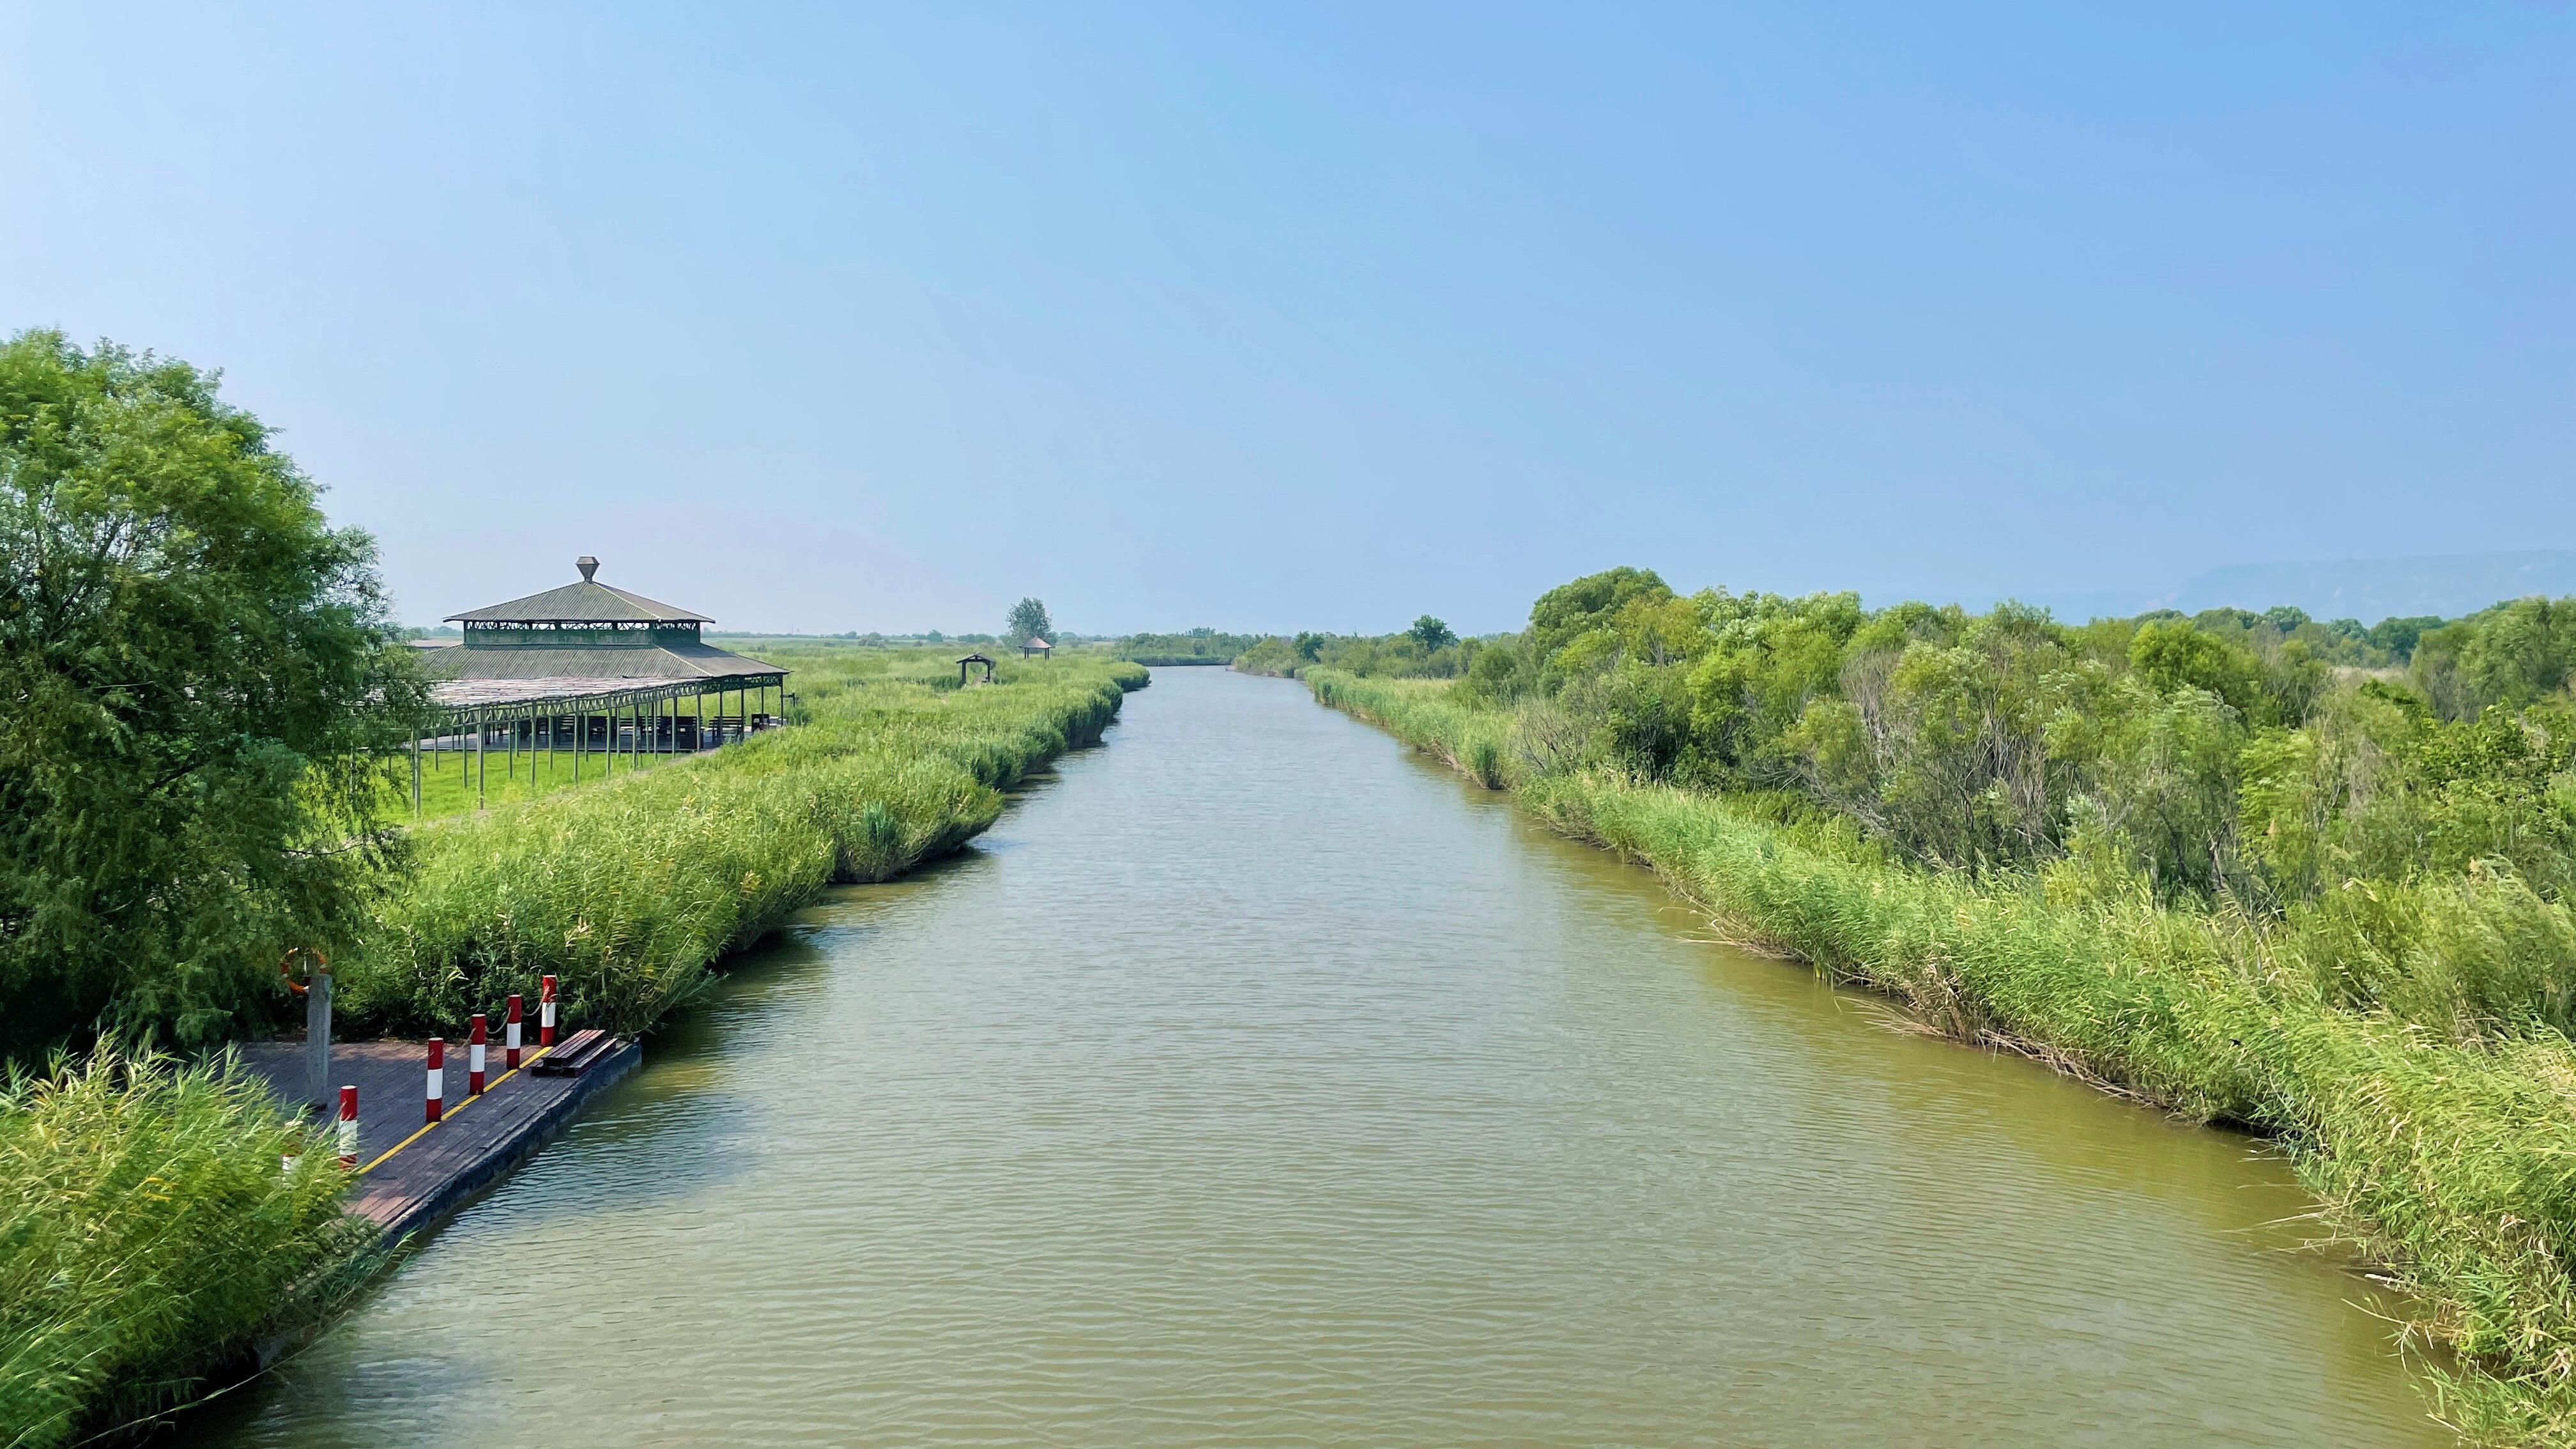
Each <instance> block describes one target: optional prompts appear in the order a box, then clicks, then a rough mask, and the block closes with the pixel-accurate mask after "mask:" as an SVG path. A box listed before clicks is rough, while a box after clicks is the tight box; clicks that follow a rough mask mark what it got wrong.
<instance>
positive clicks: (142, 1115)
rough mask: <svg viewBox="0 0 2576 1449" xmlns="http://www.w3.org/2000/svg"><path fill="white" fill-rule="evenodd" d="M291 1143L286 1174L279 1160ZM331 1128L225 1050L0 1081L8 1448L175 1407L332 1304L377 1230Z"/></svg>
mask: <svg viewBox="0 0 2576 1449" xmlns="http://www.w3.org/2000/svg"><path fill="white" fill-rule="evenodd" d="M289 1155H292V1156H293V1157H294V1158H295V1159H296V1160H295V1164H294V1166H293V1168H292V1169H288V1168H285V1167H284V1166H283V1165H282V1159H283V1158H284V1157H286V1156H289ZM348 1176H349V1175H348V1174H347V1173H346V1172H345V1171H343V1170H342V1169H341V1167H340V1166H339V1162H338V1159H337V1158H336V1157H334V1156H333V1155H332V1154H331V1151H330V1150H329V1148H328V1146H327V1144H326V1143H324V1142H323V1141H322V1140H320V1139H318V1138H316V1137H315V1136H314V1135H313V1134H312V1133H310V1132H308V1130H307V1129H306V1127H305V1126H304V1124H303V1123H301V1122H300V1121H298V1120H296V1119H294V1118H292V1117H290V1116H289V1115H288V1114H287V1113H286V1112H284V1111H283V1110H282V1109H281V1108H280V1107H279V1106H278V1105H277V1103H276V1102H275V1100H274V1099H273V1098H271V1097H270V1096H269V1095H268V1093H267V1092H266V1090H265V1089H264V1088H263V1087H262V1086H261V1084H260V1083H259V1081H258V1079H257V1078H255V1077H253V1076H251V1075H249V1074H247V1073H245V1072H243V1071H241V1070H239V1068H238V1067H237V1065H236V1064H235V1063H234V1062H232V1061H231V1060H230V1059H229V1058H223V1059H218V1060H215V1061H212V1062H207V1063H200V1064H197V1065H193V1066H187V1065H181V1064H178V1063H176V1062H173V1061H171V1060H169V1059H166V1058H158V1057H151V1056H129V1055H126V1054H124V1053H122V1052H119V1051H118V1050H116V1049H114V1048H112V1047H110V1048H102V1049H100V1050H98V1051H96V1052H94V1053H92V1054H91V1055H90V1056H89V1057H88V1058H87V1059H86V1060H85V1061H83V1062H80V1063H78V1064H77V1065H75V1064H72V1063H70V1062H68V1061H58V1062H57V1063H55V1064H54V1066H53V1067H52V1068H51V1069H50V1070H48V1071H45V1072H43V1073H34V1074H21V1075H16V1076H13V1077H11V1078H10V1079H9V1080H8V1081H7V1083H6V1085H5V1087H0V1444H5V1445H7V1446H10V1449H36V1446H45V1445H54V1444H61V1443H66V1442H69V1441H70V1440H71V1439H72V1437H73V1436H74V1435H75V1434H77V1433H81V1432H84V1431H87V1430H91V1429H95V1428H97V1427H99V1426H101V1425H111V1426H112V1425H114V1424H117V1423H119V1422H122V1421H124V1420H127V1419H130V1418H132V1417H135V1416H138V1415H143V1414H149V1413H153V1412H156V1411H159V1410H161V1409H164V1408H167V1407H168V1406H170V1405H171V1404H173V1403H175V1402H177V1401H178V1400H180V1399H181V1398H183V1397H184V1396H185V1395H186V1394H187V1393H188V1392H189V1390H190V1389H191V1387H192V1386H193V1385H194V1384H195V1383H196V1382H197V1381H198V1380H199V1378H200V1377H202V1376H203V1375H205V1374H208V1373H210V1372H214V1371H217V1370H219V1369H222V1368H225V1367H227V1366H230V1365H232V1364H235V1363H237V1362H239V1361H240V1360H242V1359H243V1358H245V1357H246V1354H247V1351H248V1346H249V1344H250V1342H251V1340H252V1339H253V1338H254V1336H256V1335H259V1334H262V1333H268V1332H275V1331H279V1330H280V1329H281V1328H283V1327H285V1326H288V1325H291V1324H292V1323H293V1322H295V1321H296V1320H297V1319H298V1318H299V1317H303V1316H310V1315H312V1314H315V1313H318V1312H320V1311H322V1310H324V1309H326V1308H328V1307H330V1306H331V1305H332V1304H333V1303H334V1302H336V1301H337V1299H338V1298H339V1296H340V1295H341V1294H343V1293H344V1292H345V1291H347V1290H348V1288H349V1287H350V1286H352V1285H353V1284H354V1282H355V1281H356V1279H357V1274H356V1272H355V1271H354V1268H355V1266H356V1265H358V1264H359V1263H360V1261H361V1260H362V1258H363V1255H364V1252H365V1249H366V1247H367V1245H368V1244H369V1243H371V1242H372V1235H371V1234H370V1233H368V1232H367V1231H366V1230H365V1229H364V1228H363V1227H362V1226H360V1225H359V1224H357V1223H356V1222H355V1221H354V1220H352V1219H349V1218H346V1217H344V1216H343V1215H342V1214H341V1212H340V1209H339V1205H338V1199H339V1195H340V1191H341V1188H342V1186H343V1185H344V1184H345V1183H346V1182H347V1181H348Z"/></svg>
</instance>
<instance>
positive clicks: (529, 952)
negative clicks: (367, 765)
mask: <svg viewBox="0 0 2576 1449" xmlns="http://www.w3.org/2000/svg"><path fill="white" fill-rule="evenodd" d="M778 662H780V663H782V664H785V665H786V666H787V667H788V668H790V669H793V670H795V671H797V675H796V678H797V685H798V693H799V695H800V705H799V722H798V724H797V727H795V728H792V729H784V730H778V731H774V732H771V733H768V734H765V735H762V736H759V737H756V738H754V739H752V740H750V741H747V742H745V743H743V744H740V745H736V746H731V747H728V748H726V749H724V750H722V751H719V752H714V753H710V754H706V755H695V756H683V757H679V758H675V759H666V760H664V761H662V762H661V763H659V764H657V765H656V766H654V767H653V768H650V769H647V770H643V771H640V772H636V773H632V774H628V773H624V772H621V773H620V774H619V775H618V776H617V777H616V778H614V779H610V780H605V781H594V780H592V779H589V778H586V779H585V780H584V782H583V783H582V785H581V787H580V788H579V789H577V790H575V789H565V790H562V791H560V792H558V793H555V794H550V795H547V796H544V797H542V798H539V799H537V800H534V801H528V802H521V803H516V804H512V805H508V806H506V807H503V808H496V809H494V810H491V811H489V812H487V813H484V814H481V815H476V816H470V817H465V818H458V819H453V820H444V821H436V822H432V823H430V824H428V825H424V826H422V827H420V828H419V829H418V830H417V831H416V832H414V835H415V841H416V844H417V846H418V849H417V852H416V856H415V859H416V870H415V872H414V874H413V875H412V876H411V877H410V878H409V879H408V880H407V881H406V882H405V884H404V885H403V886H402V888H401V889H400V890H399V891H398V892H396V893H395V895H394V896H393V897H392V898H391V899H390V900H389V901H387V902H386V903H385V905H384V906H383V907H382V909H381V910H380V911H379V912H378V914H377V916H376V917H375V920H374V922H373V927H372V929H371V930H370V931H369V933H368V934H367V936H366V938H365V939H364V940H363V941H362V943H361V945H360V949H359V950H358V951H357V952H356V953H355V954H354V955H353V956H352V957H351V958H349V959H347V960H344V961H343V962H342V963H341V965H340V971H339V991H340V995H339V1006H340V1008H341V1011H342V1021H343V1022H344V1023H345V1029H346V1030H348V1031H349V1032H350V1033H351V1034H353V1035H354V1034H358V1033H365V1032H373V1031H419V1032H438V1031H444V1032H446V1033H447V1034H449V1035H451V1036H452V1035H456V1034H457V1033H458V1031H459V1029H460V1027H461V1025H462V1024H463V1022H464V1021H465V1019H466V1018H467V1016H468V1015H470V1014H471V1013H472V1012H474V1011H477V1010H490V1011H494V1012H497V1011H498V1010H499V1009H500V1007H501V1004H502V999H503V998H504V997H506V996H507V995H508V994H509V993H511V992H514V991H515V992H520V993H523V994H526V995H529V996H530V997H533V996H534V994H535V992H536V989H537V987H536V983H537V977H538V976H539V975H540V974H543V973H548V972H551V973H554V974H556V975H557V976H558V977H559V978H560V979H561V986H562V991H563V998H564V1008H565V1016H566V1019H567V1021H568V1022H569V1023H571V1024H573V1025H581V1024H603V1025H609V1026H613V1027H616V1028H618V1029H620V1030H624V1031H638V1030H642V1029H644V1028H646V1027H649V1026H651V1025H652V1024H653V1023H654V1022H655V1021H657V1020H659V1019H660V1018H661V1017H662V1016H663V1015H664V1014H666V1013H667V1012H669V1011H670V1010H672V1009H673V1008H674V1007H676V1006H678V1005H680V1004H681V1003H683V1002H686V1001H687V1000H688V999H689V998H690V997H692V996H693V995H695V994H696V993H698V992H699V991H700V990H702V989H704V988H705V987H706V986H707V985H708V984H709V983H710V982H712V981H713V980H714V975H713V971H712V968H713V966H714V965H715V963H716V962H717V961H718V960H719V959H720V958H721V957H722V956H723V955H724V954H725V953H726V952H728V951H731V950H736V949H739V948H741V947H744V946H747V945H749V944H751V943H752V942H753V941H755V940H757V939H758V938H759V937H760V936H761V935H762V934H763V933H764V932H766V931H768V930H770V929H771V928H773V927H775V926H776V925H777V924H778V923H779V922H780V921H781V920H782V919H784V918H785V917H786V915H787V914H788V913H789V912H791V911H793V910H795V909H796V908H797V907H799V906H801V905H803V904H805V903H807V902H808V901H811V900H812V899H814V897H815V896H816V894H817V893H818V892H820V891H821V890H822V889H823V888H824V887H825V886H827V885H829V884H831V883H834V882H843V881H874V880H883V879H885V878H887V877H889V876H893V875H897V874H900V873H901V872H903V871H905V870H908V869H910V868H912V867H913V866H915V865H918V864H920V863H921V862H923V861H925V860H927V859H930V858H932V857H934V856H937V855H940V854H943V853H945V852H948V851H951V850H954V849H955V848H957V847H958V846H959V845H960V844H962V843H964V842H965V841H966V840H968V839H969V838H971V837H972V836H974V835H975V834H976V833H977V832H979V831H981V830H983V829H984V828H985V827H987V826H989V825H990V824H992V822H993V820H994V819H995V818H996V817H997V816H998V815H999V814H1000V813H1001V809H1002V804H1003V796H1002V792H1003V791H1004V790H1006V789H1008V788H1009V787H1010V786H1012V785H1013V784H1015V783H1016V782H1018V781H1019V780H1020V779H1021V778H1022V777H1023V776H1024V775H1025V774H1026V773H1027V772H1028V771H1029V770H1031V769H1033V768H1035V767H1037V766H1040V765H1042V764H1044V763H1045V762H1047V761H1048V760H1051V759H1053V758H1055V757H1056V756H1057V755H1059V754H1062V753H1063V752H1064V751H1066V750H1068V749H1072V748H1076V747H1079V746H1081V745H1085V744H1088V743H1091V742H1092V741H1095V740H1097V739H1098V738H1099V737H1100V733H1101V731H1102V730H1103V729H1105V728H1106V727H1107V726H1108V725H1109V723H1110V722H1111V721H1112V720H1113V719H1115V718H1116V717H1117V713H1118V709H1119V704H1120V701H1121V699H1122V698H1123V694H1124V691H1126V690H1128V689H1134V688H1139V687H1142V686H1143V685H1144V683H1145V681H1146V673H1145V670H1144V669H1143V668H1141V667H1139V666H1136V665H1132V664H1121V663H1115V662H1112V661H1108V660H1101V659H1092V660H1084V661H1065V662H1052V663H1050V662H1031V663H1020V662H1018V661H1013V662H1010V663H1007V664H1005V665H1004V666H1003V669H1002V672H1001V679H1002V683H1001V684H1000V685H999V686H997V687H993V688H974V689H962V690H961V689H959V688H957V687H956V673H955V666H954V665H953V664H951V663H949V662H947V661H946V660H945V659H944V658H943V657H940V656H938V655H935V654H926V653H925V654H919V655H908V654H888V653H886V652H884V651H868V652H865V653H861V652H859V651H851V650H816V651H814V652H813V653H812V654H811V655H810V656H802V657H800V656H798V655H796V654H795V653H793V652H792V651H787V650H781V651H779V659H778ZM522 763H523V764H524V763H525V762H524V761H523V762H522ZM585 774H587V772H585ZM303 1141H304V1138H303V1129H302V1128H301V1127H300V1126H299V1125H298V1124H297V1123H296V1122H294V1121H293V1120H292V1119H290V1118H289V1117H287V1116H286V1115H285V1114H283V1113H282V1112H281V1111H280V1110H279V1109H278V1107H277V1106H276V1104H275V1103H274V1102H273V1101H272V1100H271V1099H270V1098H269V1097H268V1096H267V1095H266V1093H265V1092H264V1091H263V1090H262V1089H261V1088H260V1087H259V1085H258V1084H257V1083H256V1081H254V1080H253V1079H251V1078H249V1077H247V1076H244V1075H241V1074H239V1073H237V1072H234V1071H231V1070H229V1069H227V1067H226V1066H225V1065H224V1064H223V1063H221V1062H215V1063H210V1064H206V1065H202V1066H196V1067H185V1068H183V1067H179V1066H177V1065H174V1064H168V1063H160V1064H145V1065H134V1064H129V1063H127V1062H125V1061H123V1060H121V1059H119V1058H118V1057H116V1056H115V1055H113V1054H112V1053H101V1054H99V1055H97V1056H94V1057H93V1058H91V1059H90V1060H89V1061H88V1062H87V1063H86V1064H85V1065H81V1066H77V1067H64V1068H62V1069H60V1070H58V1071H56V1072H55V1073H54V1074H52V1075H51V1076H47V1077H43V1078H39V1079H29V1080H24V1081H21V1082H19V1083H17V1084H16V1085H14V1086H12V1087H11V1088H10V1089H9V1090H8V1091H7V1092H5V1093H0V1163H5V1164H6V1166H5V1169H0V1446H7V1449H35V1446H50V1445H55V1444H61V1443H66V1442H70V1441H71V1439H72V1437H73V1436H74V1435H76V1434H78V1433H82V1432H88V1431H90V1430H93V1429H96V1428H98V1427H101V1426H105V1425H110V1424H114V1423H118V1422H122V1421H123V1420H125V1419H127V1418H130V1417H132V1416H133V1415H134V1414H137V1413H142V1412H149V1411H152V1410H155V1409H158V1408H161V1407H164V1406H166V1405H168V1404H171V1403H175V1402H178V1401H181V1400H184V1399H185V1398H187V1397H189V1396H190V1395H191V1394H192V1393H193V1392H196V1391H197V1390H198V1387H199V1385H200V1381H201V1380H202V1379H203V1377H204V1376H205V1375H206V1374H208V1373H209V1372H212V1371H214V1370H216V1369H218V1368H221V1367H224V1366H227V1365H230V1364H233V1363H236V1362H238V1361H239V1360H240V1358H241V1356H242V1354H243V1352H244V1350H245V1347H246V1345H247V1344H248V1343H249V1342H250V1340H251V1339H252V1338H253V1337H254V1336H255V1335H258V1334H262V1333H265V1332H270V1331H273V1330H275V1329H277V1328H279V1327H281V1326H285V1325H287V1324H290V1323H291V1322H292V1321H293V1320H294V1319H295V1318H296V1317H297V1316H299V1315H309V1314H312V1313H316V1312H320V1311H323V1310H324V1309H326V1308H327V1307H328V1306H329V1305H330V1303H331V1302H333V1301H336V1297H337V1295H338V1292H339V1291H340V1290H341V1289H342V1288H344V1287H345V1286H347V1285H348V1284H349V1283H350V1282H352V1281H354V1280H355V1278H356V1277H357V1276H358V1273H359V1270H360V1268H361V1267H362V1266H363V1265H362V1263H361V1261H360V1256H359V1255H360V1254H361V1252H362V1250H363V1248H364V1247H365V1246H366V1245H367V1244H368V1243H369V1242H370V1241H371V1237H370V1235H369V1234H367V1233H366V1232H365V1231H364V1230H362V1229H359V1228H357V1227H355V1226H354V1225H353V1224H351V1223H350V1221H349V1220H346V1219H344V1218H342V1217H341V1216H340V1214H339V1212H338V1209H337V1206H336V1204H337V1200H338V1197H339V1194H340V1191H341V1189H342V1187H343V1186H344V1185H345V1183H346V1181H347V1177H346V1174H344V1173H342V1172H341V1171H340V1169H339V1167H338V1166H337V1164H336V1161H335V1160H334V1159H332V1158H330V1157H329V1156H328V1155H327V1154H324V1153H313V1152H304V1151H303V1150H302V1144H303ZM287 1153H295V1154H298V1157H299V1161H298V1165H297V1167H296V1169H295V1170H294V1171H293V1172H289V1173H281V1172H280V1171H279V1161H280V1157H281V1155H282V1154H287Z"/></svg>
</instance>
